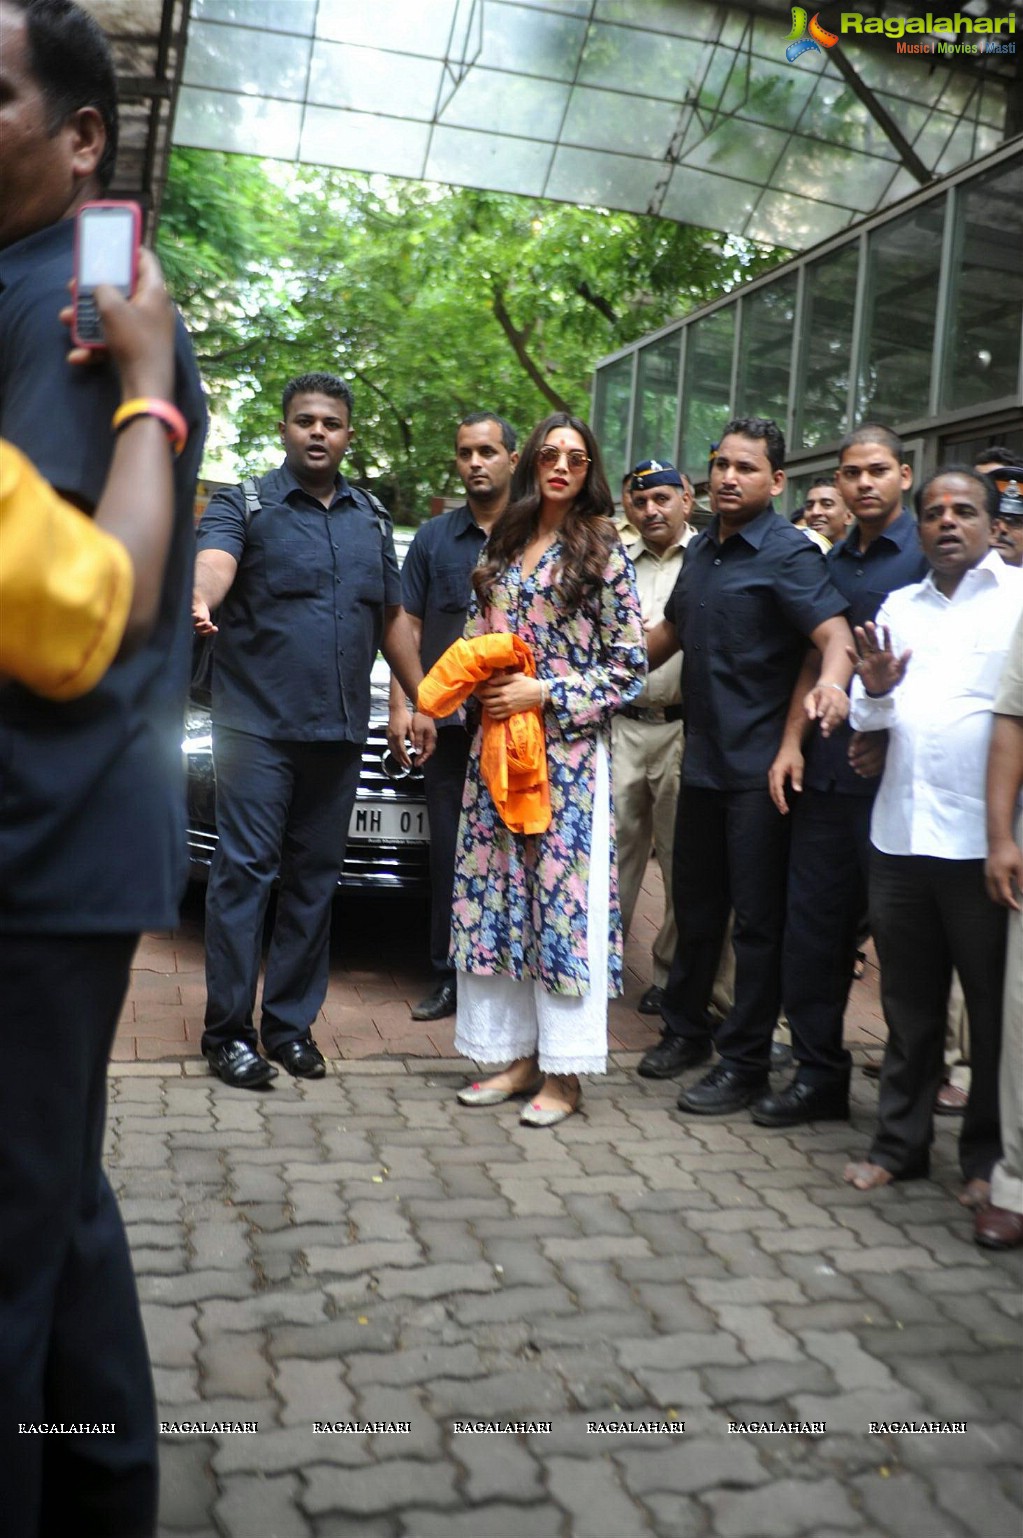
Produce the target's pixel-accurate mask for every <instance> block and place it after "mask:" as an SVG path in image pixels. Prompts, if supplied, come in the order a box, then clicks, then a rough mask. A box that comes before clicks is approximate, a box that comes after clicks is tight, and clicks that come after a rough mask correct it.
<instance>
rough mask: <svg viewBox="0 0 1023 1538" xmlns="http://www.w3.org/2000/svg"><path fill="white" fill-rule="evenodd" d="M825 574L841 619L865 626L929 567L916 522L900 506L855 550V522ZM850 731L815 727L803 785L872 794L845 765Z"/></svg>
mask: <svg viewBox="0 0 1023 1538" xmlns="http://www.w3.org/2000/svg"><path fill="white" fill-rule="evenodd" d="M825 561H826V562H827V567H828V576H829V577H830V578H831V580H832V582H833V583H834V584H835V586H836V587H837V588H838V591H839V592H840V593H841V595H842V597H843V598H844V599H845V601H846V602H847V604H848V605H849V612H848V614H847V615H846V618H847V619H848V621H849V624H850V626H852V625H865V624H866V623H867V621H868V620H872V619H874V618H875V616H876V615H877V611H878V609H879V608H880V607H881V605H882V603H883V602H884V600H885V599H886V598H887V597H888V594H889V593H893V592H894V591H895V589H896V588H900V587H906V586H907V585H908V584H909V583H911V582H922V581H923V579H924V577H925V576H926V575H927V571H928V566H927V562H926V560H925V559H924V553H923V549H922V548H921V545H920V536H919V534H918V532H917V524H916V519H915V518H914V517H913V514H912V513H911V512H909V511H908V509H906V508H903V509H902V512H901V513H900V514H899V516H898V518H896V520H895V522H894V523H892V524H889V526H888V528H887V529H885V531H884V533H883V534H879V535H878V536H877V538H876V539H874V540H871V542H870V544H869V545H868V546H867V548H866V549H865V550H861V549H860V528H859V524H857V525H856V526H855V528H854V529H853V530H852V531H851V532H850V533H849V534H848V535H847V537H846V538H845V539H843V540H841V541H840V542H839V543H838V544H837V545H835V546H834V547H833V548H832V549H831V550H829V551H828V553H827V555H826V556H825ZM851 737H852V727H851V726H850V725H849V724H848V722H846V723H845V724H844V725H842V726H840V727H839V728H838V729H837V731H835V732H833V733H832V735H831V736H830V737H822V736H821V734H820V732H819V731H818V730H817V728H816V727H814V730H813V735H812V736H811V738H810V740H809V743H808V744H807V747H806V767H805V770H804V773H803V783H804V784H806V785H809V786H810V788H811V790H837V791H841V792H842V793H843V794H844V795H850V796H873V795H874V794H875V793H876V791H877V788H878V786H879V785H880V783H881V782H880V780H879V779H877V780H865V779H863V778H862V776H861V775H858V774H855V773H854V772H853V770H852V768H851V766H850V764H849V741H850V739H851Z"/></svg>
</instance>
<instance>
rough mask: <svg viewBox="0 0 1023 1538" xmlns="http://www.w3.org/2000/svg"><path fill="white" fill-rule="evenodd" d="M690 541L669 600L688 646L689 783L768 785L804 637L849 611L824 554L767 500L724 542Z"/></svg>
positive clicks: (713, 536) (668, 610)
mask: <svg viewBox="0 0 1023 1538" xmlns="http://www.w3.org/2000/svg"><path fill="white" fill-rule="evenodd" d="M718 531H719V520H718V518H717V517H715V518H714V519H713V521H712V522H711V524H710V525H709V527H708V528H706V529H704V530H703V532H702V533H701V534H700V535H698V536H697V538H696V539H694V540H693V541H692V543H691V544H690V545H689V546H688V547H687V549H686V553H685V559H684V560H683V563H682V570H681V572H680V573H679V578H678V581H677V582H676V584H675V587H674V590H673V591H672V594H671V597H670V598H669V599H668V602H667V605H666V606H665V611H664V612H665V618H667V619H669V620H671V622H672V624H673V625H674V626H675V629H676V630H677V631H678V636H679V640H680V642H681V644H682V653H683V659H684V660H683V664H682V708H683V720H684V722H685V734H686V747H685V756H684V758H683V760H682V778H683V783H684V784H686V785H691V786H693V787H694V788H699V789H705V790H725V791H735V790H754V789H756V790H760V789H766V786H767V771H768V769H769V768H770V766H771V763H772V761H773V759H774V756H775V754H776V753H777V751H778V747H779V745H780V743H781V736H782V731H783V729H784V725H785V717H786V715H787V713H788V706H789V699H790V697H791V694H792V689H793V686H794V685H795V682H796V678H797V676H798V674H799V669H800V667H801V665H802V661H803V657H804V655H805V652H806V640H807V637H808V636H810V635H811V634H812V632H813V631H814V630H816V629H817V626H818V625H821V624H823V623H824V621H825V620H828V619H834V617H835V616H836V615H838V614H842V613H844V612H845V608H846V604H845V600H844V599H843V598H842V597H841V596H840V595H839V593H838V592H837V591H836V590H835V588H834V587H833V586H832V585H831V583H830V582H829V581H828V576H827V570H826V568H825V565H824V557H823V556H822V555H821V552H820V551H819V550H818V549H817V547H816V545H814V544H813V543H812V542H811V541H810V540H808V539H807V537H806V535H805V534H803V533H802V532H801V531H800V530H799V529H794V528H793V527H792V525H791V524H790V523H787V522H786V521H785V519H784V518H779V517H778V515H777V514H776V513H775V511H774V510H773V508H771V507H768V508H766V509H765V511H764V512H762V513H761V514H759V516H758V517H756V518H754V519H753V520H752V522H750V523H748V524H746V526H745V527H744V528H743V529H742V530H741V531H740V532H739V533H738V534H735V535H732V537H731V538H729V539H726V540H725V541H724V543H723V544H719V542H718Z"/></svg>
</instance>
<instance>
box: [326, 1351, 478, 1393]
mask: <svg viewBox="0 0 1023 1538" xmlns="http://www.w3.org/2000/svg"><path fill="white" fill-rule="evenodd" d="M487 1372H488V1368H487V1365H486V1363H485V1362H484V1361H483V1358H482V1357H481V1355H480V1352H479V1350H478V1349H477V1347H476V1346H475V1345H473V1344H471V1343H470V1342H469V1341H464V1342H463V1343H461V1344H460V1345H457V1346H442V1345H435V1346H417V1347H415V1348H413V1349H411V1350H408V1349H406V1350H404V1351H400V1352H397V1353H394V1354H393V1355H392V1354H388V1355H386V1356H384V1355H380V1354H378V1353H369V1352H367V1353H364V1354H361V1355H359V1356H356V1357H353V1358H352V1360H351V1361H350V1362H349V1363H348V1367H347V1372H346V1376H347V1378H348V1381H349V1383H351V1384H352V1385H353V1387H359V1386H361V1385H364V1384H388V1385H393V1386H395V1387H401V1386H404V1385H406V1384H415V1383H428V1382H429V1381H430V1380H431V1379H432V1378H436V1377H441V1378H479V1377H483V1376H485V1375H486V1373H487Z"/></svg>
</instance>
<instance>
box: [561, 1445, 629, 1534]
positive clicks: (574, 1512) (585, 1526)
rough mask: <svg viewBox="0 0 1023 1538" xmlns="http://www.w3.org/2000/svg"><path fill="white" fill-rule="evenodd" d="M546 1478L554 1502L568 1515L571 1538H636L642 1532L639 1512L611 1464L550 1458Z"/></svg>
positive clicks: (588, 1460) (590, 1459) (577, 1459)
mask: <svg viewBox="0 0 1023 1538" xmlns="http://www.w3.org/2000/svg"><path fill="white" fill-rule="evenodd" d="M547 1479H548V1483H549V1485H550V1489H551V1494H552V1495H553V1496H554V1499H555V1500H556V1501H557V1502H558V1504H559V1506H563V1507H564V1508H565V1510H566V1511H567V1512H568V1513H569V1520H570V1522H571V1532H572V1534H573V1538H623V1534H625V1533H629V1534H630V1535H632V1534H635V1535H637V1538H638V1535H639V1534H641V1533H642V1527H640V1526H639V1525H638V1523H637V1516H638V1515H639V1513H637V1511H636V1509H635V1506H634V1504H633V1502H632V1501H631V1499H630V1498H629V1496H627V1495H626V1493H625V1491H624V1490H623V1489H622V1486H621V1484H620V1482H619V1480H618V1478H617V1475H616V1471H615V1468H614V1466H613V1465H612V1464H611V1463H610V1462H598V1461H597V1460H595V1459H592V1458H587V1459H583V1458H551V1459H550V1461H549V1463H548V1466H547ZM644 1525H645V1524H644Z"/></svg>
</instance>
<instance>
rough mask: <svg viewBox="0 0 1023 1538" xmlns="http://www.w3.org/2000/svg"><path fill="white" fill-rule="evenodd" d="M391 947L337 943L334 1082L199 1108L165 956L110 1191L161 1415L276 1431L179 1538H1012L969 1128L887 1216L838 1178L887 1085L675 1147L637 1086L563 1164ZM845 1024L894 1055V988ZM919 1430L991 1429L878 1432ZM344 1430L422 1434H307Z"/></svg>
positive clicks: (579, 1132)
mask: <svg viewBox="0 0 1023 1538" xmlns="http://www.w3.org/2000/svg"><path fill="white" fill-rule="evenodd" d="M658 903H659V890H658V886H657V882H656V879H655V878H654V877H653V875H652V876H651V880H650V881H649V882H648V887H647V890H646V892H645V894H644V898H643V902H642V904H641V909H640V914H639V919H638V921H637V924H636V925H634V935H633V938H632V940H631V942H630V946H629V949H628V951H627V972H628V978H627V993H626V999H625V1000H624V1001H623V1002H620V1003H617V1004H616V1005H615V1006H613V1011H612V1039H613V1043H614V1045H615V1046H616V1047H623V1046H627V1047H634V1048H636V1049H641V1048H642V1047H643V1046H645V1045H646V1044H647V1043H648V1042H649V1041H651V1040H652V1039H653V1036H654V1029H653V1025H652V1023H651V1022H648V1021H645V1020H643V1018H642V1017H641V1016H639V1015H637V1014H635V1012H634V1005H635V1002H636V1000H637V998H638V996H639V992H640V991H641V989H642V987H643V986H645V984H646V982H647V981H648V980H649V973H648V971H647V965H648V957H647V951H646V947H647V946H648V944H649V939H650V937H651V935H652V928H653V924H654V922H655V920H656V913H657V911H658ZM362 917H363V918H364V919H365V922H364V923H363V925H362V929H361V931H360V930H359V926H358V925H357V924H356V925H355V926H354V927H353V925H352V924H351V923H349V922H346V921H345V915H344V912H343V911H342V914H341V922H340V923H339V925H338V926H337V927H338V929H339V932H340V937H339V943H338V945H337V947H336V954H335V960H334V965H333V967H332V977H331V992H330V993H329V994H328V1000H327V1004H326V1006H325V1010H324V1015H323V1018H322V1020H321V1021H320V1022H319V1023H318V1026H317V1035H318V1039H319V1040H320V1042H321V1045H322V1046H323V1047H324V1050H325V1051H327V1052H328V1053H329V1054H330V1055H331V1057H332V1062H331V1073H330V1075H329V1076H328V1078H327V1079H326V1080H325V1081H323V1082H322V1083H319V1084H301V1083H295V1082H294V1081H292V1080H290V1079H287V1078H285V1077H284V1076H283V1075H282V1077H281V1078H280V1079H278V1080H277V1084H276V1087H275V1088H274V1089H273V1090H272V1091H269V1092H267V1093H264V1094H253V1093H251V1092H245V1091H238V1090H231V1089H228V1088H227V1087H226V1086H224V1085H221V1084H219V1083H218V1082H217V1081H215V1080H213V1079H211V1078H210V1077H209V1076H208V1075H207V1073H206V1069H205V1066H204V1064H203V1063H202V1061H201V1059H200V1058H198V1030H199V1029H200V1028H201V1012H202V992H201V981H202V979H201V910H200V909H199V908H198V907H197V906H196V905H195V904H193V905H192V907H191V908H190V910H189V911H188V912H187V913H186V918H185V921H184V923H183V926H182V930H181V931H180V932H179V933H178V934H176V935H173V936H152V937H148V938H147V940H146V941H145V943H144V945H143V948H142V950H141V952H140V955H139V958H138V962H137V965H136V971H135V977H134V984H133V989H132V995H131V998H130V1000H129V1005H128V1009H127V1010H126V1012H125V1019H124V1021H123V1023H122V1030H121V1034H120V1037H119V1045H118V1057H119V1058H120V1061H118V1062H116V1063H115V1065H114V1067H113V1070H112V1075H111V1106H110V1125H109V1138H108V1145H109V1167H110V1171H111V1176H112V1179H113V1181H114V1184H115V1187H116V1188H117V1190H118V1193H119V1195H120V1197H121V1201H122V1207H123V1210H124V1213H125V1218H126V1221H127V1224H128V1230H129V1237H130V1240H131V1244H132V1250H133V1254H134V1257H135V1264H136V1269H137V1271H138V1274H139V1285H140V1291H141V1294H142V1298H143V1308H144V1314H145V1319H146V1327H147V1330H148V1334H149V1340H150V1348H151V1352H152V1357H153V1362H154V1369H155V1375H156V1384H157V1393H158V1398H159V1405H160V1415H161V1417H162V1419H164V1420H165V1421H167V1422H168V1424H169V1425H172V1426H177V1427H181V1425H182V1423H183V1422H186V1421H187V1422H193V1423H194V1422H205V1423H206V1425H207V1426H209V1425H210V1423H212V1422H215V1421H219V1422H225V1421H227V1422H246V1421H247V1422H252V1421H255V1422H257V1423H258V1427H259V1430H258V1432H257V1433H255V1434H230V1433H228V1432H222V1431H220V1432H214V1431H207V1432H202V1431H199V1432H187V1431H184V1430H181V1429H179V1430H177V1431H170V1432H168V1433H167V1434H166V1435H165V1436H164V1437H163V1439H162V1471H163V1494H162V1514H161V1530H160V1531H161V1538H547V1535H552V1538H553V1535H558V1538H645V1535H648V1534H650V1535H660V1538H773V1535H774V1534H778V1535H784V1538H800V1535H802V1538H839V1535H849V1538H966V1535H973V1538H1019V1535H1020V1532H1021V1530H1023V1490H1021V1486H1020V1478H1019V1450H1020V1422H1021V1408H1020V1406H1021V1401H1020V1394H1019V1385H1020V1353H1019V1339H1018V1331H1019V1322H1020V1314H1021V1285H1020V1283H1021V1269H1023V1268H1021V1261H1023V1257H1021V1256H1020V1255H1018V1254H1017V1255H1008V1256H998V1255H991V1254H988V1253H984V1252H982V1251H980V1250H978V1249H977V1248H976V1247H975V1246H974V1245H973V1244H972V1242H971V1240H970V1228H969V1219H968V1217H967V1215H966V1214H964V1213H963V1211H962V1209H961V1208H959V1207H958V1206H957V1205H956V1203H955V1200H954V1193H955V1190H956V1187H957V1171H956V1166H955V1157H954V1132H955V1123H951V1124H950V1123H948V1122H944V1123H942V1124H939V1128H938V1138H937V1143H936V1145H935V1159H934V1178H933V1180H931V1181H923V1182H914V1183H912V1184H909V1185H906V1186H900V1187H896V1188H894V1189H889V1190H887V1191H881V1192H876V1193H873V1194H871V1195H866V1196H864V1195H860V1194H858V1193H855V1192H853V1191H851V1190H850V1189H849V1188H848V1187H845V1186H843V1185H842V1184H841V1181H840V1179H839V1175H840V1171H841V1167H842V1164H843V1163H844V1161H845V1159H846V1157H847V1156H848V1155H849V1154H850V1153H853V1154H859V1153H861V1152H862V1151H864V1150H865V1148H866V1145H867V1141H868V1138H869V1135H870V1130H871V1126H872V1122H873V1116H874V1111H875V1107H876V1088H875V1087H874V1086H873V1085H872V1084H871V1083H870V1082H869V1081H868V1080H866V1079H865V1078H864V1077H863V1076H862V1075H861V1074H857V1075H856V1083H855V1114H854V1120H853V1124H852V1126H849V1127H847V1126H842V1125H839V1126H826V1125H825V1126H822V1127H820V1128H813V1129H800V1130H799V1131H798V1132H794V1133H791V1134H788V1135H784V1134H778V1133H770V1132H767V1131H763V1130H760V1129H757V1128H755V1127H753V1126H752V1124H751V1123H750V1122H749V1120H748V1118H747V1117H746V1116H739V1117H734V1118H729V1119H725V1120H708V1121H700V1120H697V1119H694V1118H687V1119H683V1118H681V1117H679V1116H678V1115H677V1114H676V1113H675V1111H674V1099H675V1093H676V1086H674V1085H673V1084H656V1083H655V1084H649V1083H645V1082H644V1081H642V1080H640V1079H638V1078H637V1077H636V1076H635V1074H634V1072H633V1071H632V1069H633V1065H634V1063H635V1061H636V1057H637V1052H636V1051H632V1052H627V1051H618V1052H616V1054H615V1057H614V1060H613V1061H614V1067H613V1071H612V1072H611V1073H610V1074H609V1075H608V1077H607V1078H606V1080H603V1081H601V1082H599V1083H597V1084H594V1085H593V1086H588V1088H587V1093H586V1101H585V1115H580V1116H576V1117H573V1118H571V1119H570V1120H569V1121H568V1122H566V1123H565V1124H564V1126H563V1127H561V1128H558V1129H556V1130H554V1131H553V1132H537V1131H531V1130H529V1129H525V1128H521V1127H520V1126H519V1125H518V1121H517V1112H516V1108H515V1106H514V1105H506V1106H502V1107H498V1108H497V1109H496V1110H481V1111H468V1110H462V1109H461V1108H459V1107H458V1106H457V1105H456V1103H455V1100H454V1090H455V1088H456V1087H457V1086H458V1085H459V1084H460V1083H462V1082H463V1078H464V1070H465V1064H464V1063H461V1062H460V1061H457V1060H454V1059H453V1058H452V1056H451V1048H450V1023H449V1022H447V1023H442V1026H441V1027H440V1028H431V1034H430V1035H429V1036H428V1038H427V1039H425V1040H424V1038H423V1037H422V1036H416V1035H415V1034H414V1033H415V1030H416V1028H415V1027H413V1026H412V1025H411V1022H410V1021H409V1019H408V1000H409V999H410V998H414V997H417V996H418V994H419V993H420V992H422V991H423V989H424V986H425V984H426V981H427V969H426V964H425V954H424V948H423V946H422V943H421V941H420V940H419V939H417V932H416V929H415V924H414V922H412V921H411V920H410V919H409V918H408V916H407V914H406V915H403V914H402V913H401V912H399V910H398V909H396V908H391V909H387V908H384V909H379V908H377V909H375V910H373V911H370V912H368V916H367V915H365V914H363V915H362ZM355 934H358V935H359V936H360V937H359V938H358V939H357V940H353V939H352V936H353V935H355ZM847 1025H848V1027H849V1035H850V1038H851V1040H852V1041H853V1042H854V1043H856V1051H857V1055H858V1057H859V1058H860V1059H861V1060H862V1058H863V1057H864V1056H865V1055H867V1054H869V1055H876V1054H875V1052H874V1051H873V1050H872V1049H874V1048H876V1046H877V1044H878V1040H879V1037H880V1034H881V1030H882V1027H881V1025H880V1019H879V1011H878V1007H877V995H876V977H875V976H874V975H873V974H872V973H868V977H867V979H866V980H865V981H864V982H863V983H861V984H857V985H856V988H855V989H854V994H853V1003H852V1007H851V1010H850V1015H849V1018H848V1020H847ZM161 1032H162V1033H163V1034H161ZM160 1059H163V1061H161V1060H160ZM458 1420H473V1421H475V1420H482V1421H487V1422H491V1423H492V1422H494V1421H503V1422H523V1421H524V1422H533V1423H536V1422H540V1421H545V1422H550V1426H551V1429H550V1431H549V1433H540V1432H532V1433H528V1432H520V1433H516V1434H512V1435H503V1436H499V1435H492V1434H475V1435H471V1434H460V1433H456V1431H455V1430H454V1423H455V1422H456V1421H458ZM730 1420H734V1421H742V1422H750V1421H754V1420H755V1421H761V1422H762V1421H773V1422H779V1421H797V1422H800V1423H806V1422H815V1421H816V1422H820V1421H823V1422H825V1423H826V1426H827V1431H826V1433H825V1434H822V1435H815V1436H812V1435H805V1434H796V1435H781V1434H771V1433H756V1434H742V1433H737V1434H736V1433H730V1432H729V1430H728V1425H729V1421H730ZM907 1420H916V1421H920V1420H938V1421H942V1422H944V1421H957V1422H965V1423H966V1430H965V1432H964V1433H962V1434H942V1435H911V1434H897V1433H884V1434H876V1435H872V1434H870V1433H869V1431H868V1426H869V1423H870V1421H885V1422H892V1421H907ZM353 1421H362V1422H366V1421H387V1422H408V1423H409V1430H408V1433H407V1434H396V1435H385V1434H368V1435H355V1434H342V1433H337V1434H335V1433H317V1432H314V1430H313V1423H314V1422H337V1423H341V1422H353ZM589 1421H593V1422H597V1423H598V1424H605V1423H607V1422H611V1421H616V1422H619V1423H621V1422H632V1423H638V1422H642V1421H656V1422H662V1423H671V1424H675V1425H677V1424H679V1423H684V1427H685V1430H684V1433H682V1434H677V1433H672V1432H649V1433H646V1434H643V1433H640V1432H636V1431H634V1432H626V1433H625V1434H619V1433H611V1432H607V1431H604V1432H600V1431H598V1432H589V1431H588V1430H587V1423H588V1422H589Z"/></svg>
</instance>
